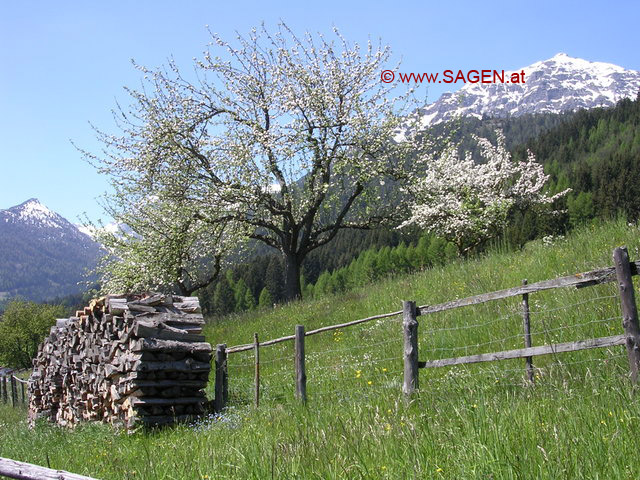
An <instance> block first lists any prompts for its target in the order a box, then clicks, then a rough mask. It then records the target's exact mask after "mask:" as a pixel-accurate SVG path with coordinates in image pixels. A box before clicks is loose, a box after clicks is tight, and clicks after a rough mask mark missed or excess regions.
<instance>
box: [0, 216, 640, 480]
mask: <svg viewBox="0 0 640 480" xmlns="http://www.w3.org/2000/svg"><path fill="white" fill-rule="evenodd" d="M638 233H639V232H638V228H637V227H636V226H629V225H628V224H627V223H626V222H624V221H617V222H609V223H605V224H602V225H599V226H590V227H583V228H581V229H578V230H576V231H575V232H574V233H572V234H571V235H570V236H569V237H568V238H566V239H554V240H551V239H546V241H542V240H540V241H536V242H533V243H530V244H528V245H527V246H526V247H525V248H524V249H523V251H521V252H517V253H508V252H493V253H490V254H487V255H485V256H484V257H482V258H477V259H474V260H468V261H457V262H454V263H451V264H449V265H447V266H445V267H439V268H433V269H428V270H425V271H423V272H420V273H416V274H412V275H403V276H398V277H396V278H388V279H386V280H383V281H380V282H379V283H377V284H374V285H369V286H366V287H361V288H358V289H356V290H353V291H351V292H350V293H347V294H344V295H337V296H326V297H323V298H321V299H317V300H313V301H304V302H300V303H294V304H290V305H287V306H284V307H278V308H276V309H272V310H269V311H254V312H251V313H246V314H243V315H231V316H228V317H226V318H224V319H222V320H219V321H217V322H216V323H215V324H210V325H209V326H208V327H207V331H206V333H207V337H208V339H209V341H210V342H211V343H214V344H215V343H222V342H224V343H227V344H228V345H229V346H231V345H235V344H242V343H248V342H251V341H252V338H253V333H254V332H258V333H259V335H260V339H261V340H267V339H269V338H273V337H278V336H281V335H288V334H292V333H293V329H294V326H295V325H296V324H303V325H305V327H306V328H307V330H309V329H312V328H316V327H319V326H323V325H329V324H335V323H340V322H344V321H349V320H353V319H356V318H360V317H365V316H368V315H372V314H377V313H383V312H388V311H395V310H399V309H400V307H401V305H400V301H401V300H402V299H409V300H416V301H417V302H418V304H422V305H424V304H434V303H438V302H443V301H446V300H451V299H454V298H460V297H464V296H468V295H473V294H478V293H483V292H486V291H490V290H495V289H500V288H507V287H512V286H516V285H519V284H520V283H521V281H522V280H523V279H524V278H527V279H528V280H529V282H535V281H539V280H544V279H549V278H554V277H556V276H559V275H568V274H572V273H576V272H582V271H587V270H590V269H595V268H599V267H604V266H608V265H611V264H612V260H611V251H612V249H613V248H614V247H615V246H618V245H623V244H625V245H627V246H628V247H629V252H630V256H631V258H632V259H638V258H639V257H640V236H639V235H638ZM530 304H531V322H532V331H533V344H534V345H541V344H544V343H548V342H553V343H557V342H563V341H571V340H577V339H584V338H591V337H598V336H606V335H614V334H617V333H621V331H622V329H621V322H620V317H619V306H618V299H617V297H616V286H615V284H606V285H601V286H597V287H589V288H584V289H580V290H575V289H564V290H553V291H548V292H541V293H537V294H532V295H531V298H530ZM520 309H521V305H520V301H519V300H518V299H510V300H503V301H500V302H495V303H492V304H485V305H482V306H477V307H467V308H464V309H459V310H456V311H451V312H449V313H442V314H436V315H434V316H427V317H419V321H420V360H426V359H431V358H440V357H447V356H458V355H464V354H465V353H464V352H468V353H469V354H470V353H479V352H490V351H499V350H503V349H507V348H515V347H520V346H522V337H521V331H522V330H521V329H522V319H521V315H520V312H521V310H520ZM401 344H402V338H401V324H400V322H399V319H398V318H397V317H394V318H390V319H382V320H378V321H374V322H369V323H365V324H362V325H359V326H355V327H351V328H346V329H342V330H339V331H336V332H328V333H326V334H320V335H315V336H313V337H308V338H307V344H306V355H307V377H308V385H307V390H308V394H309V401H308V403H307V405H306V406H301V405H299V404H298V402H296V401H295V399H294V398H293V397H294V395H293V392H294V382H293V356H292V345H291V342H287V343H282V344H279V345H276V346H272V347H264V348H262V350H261V352H262V353H261V359H262V362H261V369H262V399H261V406H260V408H259V409H257V410H256V409H255V408H254V407H253V406H251V403H252V398H253V393H252V379H253V357H252V354H251V353H250V352H248V353H239V354H232V355H230V357H229V389H230V395H231V399H230V407H229V408H228V410H227V411H225V412H224V413H223V414H222V415H220V416H218V417H213V418H210V419H205V420H202V421H200V422H199V423H198V424H196V425H192V426H181V427H177V428H172V429H165V430H162V431H159V432H146V433H145V432H142V431H140V432H137V433H135V434H133V435H127V434H125V433H116V434H114V433H113V431H112V429H111V428H110V427H108V426H104V425H86V426H83V427H81V428H78V429H77V430H75V431H73V432H70V431H67V430H62V429H59V428H57V427H53V426H49V425H38V427H37V428H36V429H35V430H34V431H30V430H28V429H27V427H26V422H25V420H24V415H25V413H24V411H21V410H12V409H11V408H8V407H0V424H1V425H2V428H1V429H0V456H3V457H9V458H14V459H18V460H23V461H29V462H33V463H39V464H45V465H46V464H47V462H49V463H50V465H51V466H52V467H53V468H64V469H66V470H69V471H72V472H75V473H83V474H88V475H92V476H95V477H98V478H113V479H116V478H117V479H122V478H144V479H160V478H184V479H196V478H198V479H205V478H220V479H222V478H225V479H226V478H252V479H264V478H304V479H306V478H317V479H331V478H341V479H353V478H366V479H369V478H372V479H373V478H375V479H377V478H389V479H401V478H419V479H422V478H450V479H461V478H464V479H468V478H478V479H480V478H482V479H486V478H491V479H513V478H523V479H531V478H553V479H558V478H638V477H639V476H640V465H639V464H638V463H637V462H636V461H635V457H634V453H635V450H636V448H635V445H636V439H637V434H638V430H637V428H638V418H639V417H640V402H639V400H638V397H637V395H634V394H633V390H632V388H631V385H630V382H629V380H628V378H627V375H628V365H627V360H626V353H625V350H624V347H612V348H607V349H597V350H587V351H582V352H575V353H570V354H562V355H548V356H546V357H535V358H534V360H533V361H534V366H535V367H537V368H538V369H537V370H536V384H535V386H531V385H527V383H526V382H525V380H524V377H525V375H524V362H523V361H522V360H510V361H504V362H494V363H486V364H479V365H475V366H474V365H472V366H466V367H465V366H462V367H453V368H442V369H438V370H421V373H420V375H421V378H420V382H421V384H420V387H421V388H420V391H419V393H418V395H416V397H415V398H414V400H413V401H412V402H411V403H410V404H406V403H405V401H404V398H403V396H402V395H401V393H400V385H401V379H402V373H401V370H402V359H401V357H402V349H401ZM212 377H213V375H212ZM211 381H213V378H211ZM211 389H212V385H210V390H211ZM211 391H212V390H211ZM211 391H210V392H209V393H211Z"/></svg>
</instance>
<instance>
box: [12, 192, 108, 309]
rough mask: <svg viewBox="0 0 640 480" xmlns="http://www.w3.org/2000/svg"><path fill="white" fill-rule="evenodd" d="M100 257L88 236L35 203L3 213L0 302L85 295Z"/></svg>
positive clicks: (98, 250)
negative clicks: (83, 292) (87, 284)
mask: <svg viewBox="0 0 640 480" xmlns="http://www.w3.org/2000/svg"><path fill="white" fill-rule="evenodd" d="M99 256H100V247H99V245H98V244H97V243H96V242H94V241H93V240H92V238H91V237H90V236H89V235H87V234H85V233H82V232H81V231H80V229H79V228H78V226H76V225H74V224H72V223H71V222H69V221H68V220H66V219H65V218H64V217H62V216H61V215H59V214H57V213H55V212H53V211H51V210H50V209H48V208H47V207H46V206H44V205H43V204H42V203H40V201H38V199H36V198H31V199H29V200H27V201H26V202H23V203H21V204H20V205H16V206H15V207H11V208H8V209H6V210H0V259H1V261H0V300H4V299H7V298H10V297H14V296H21V297H24V298H27V299H30V300H36V301H42V300H47V299H52V298H55V297H61V296H65V295H71V294H76V293H80V292H82V290H83V289H84V288H83V287H82V286H81V285H78V283H79V282H83V281H87V280H89V278H88V277H86V272H87V270H89V269H91V268H93V267H94V266H95V264H96V261H97V259H98V258H99Z"/></svg>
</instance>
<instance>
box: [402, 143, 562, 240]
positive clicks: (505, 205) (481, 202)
mask: <svg viewBox="0 0 640 480" xmlns="http://www.w3.org/2000/svg"><path fill="white" fill-rule="evenodd" d="M496 136H497V143H496V145H493V144H492V143H491V142H490V141H489V140H488V139H486V138H478V137H474V139H475V140H476V141H477V142H478V145H479V146H480V152H481V157H482V159H483V161H482V162H474V160H473V159H472V158H471V154H470V153H469V152H467V153H466V154H465V156H464V157H462V158H461V157H460V155H459V153H458V152H459V149H458V145H455V144H450V145H449V146H447V147H445V149H444V150H443V151H442V153H441V154H438V155H436V154H430V155H427V156H424V157H423V158H422V159H421V160H420V161H419V163H420V165H421V168H422V169H424V172H425V173H424V175H423V176H422V177H420V178H418V179H417V180H416V181H414V182H412V183H410V184H409V185H408V186H407V190H408V192H409V194H410V198H412V203H411V205H410V210H411V216H410V218H409V219H408V220H406V221H405V222H404V223H403V224H402V225H401V226H408V225H417V226H419V227H421V228H423V229H425V230H427V231H430V232H432V233H435V234H437V235H440V236H442V237H444V238H446V239H448V240H449V241H452V242H454V243H455V244H456V245H457V246H458V248H459V249H460V250H461V251H462V250H464V249H468V248H471V247H474V246H476V245H478V244H479V243H480V242H482V241H484V240H486V239H488V238H491V237H492V236H493V235H495V234H496V233H497V232H498V231H499V230H500V229H501V228H502V227H504V226H505V225H506V222H507V219H508V215H509V213H510V212H511V211H512V209H514V208H527V207H531V206H535V205H543V204H552V203H553V202H554V201H555V200H556V199H558V198H560V197H561V196H563V195H565V194H566V193H567V192H568V190H565V191H562V192H560V193H557V194H555V195H549V194H548V193H546V192H545V190H544V186H545V183H546V181H547V180H548V178H549V176H548V175H546V174H545V173H544V170H543V168H542V165H541V164H539V163H537V162H536V159H535V158H534V156H533V154H532V153H531V152H528V157H527V160H526V161H514V160H513V159H512V158H511V154H510V153H509V151H508V150H507V149H506V146H505V138H504V135H503V134H502V132H500V131H497V132H496Z"/></svg>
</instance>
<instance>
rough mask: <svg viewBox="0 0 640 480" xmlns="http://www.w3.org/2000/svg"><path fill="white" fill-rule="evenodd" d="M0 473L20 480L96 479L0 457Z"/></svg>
mask: <svg viewBox="0 0 640 480" xmlns="http://www.w3.org/2000/svg"><path fill="white" fill-rule="evenodd" d="M0 475H4V476H5V477H8V478H17V479H21V480H96V479H95V478H93V477H85V476H84V475H77V474H75V473H69V472H65V471H64V470H53V469H52V468H46V467H41V466H39V465H33V464H31V463H26V462H17V461H16V460H11V459H9V458H2V457H0Z"/></svg>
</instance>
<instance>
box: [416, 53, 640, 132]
mask: <svg viewBox="0 0 640 480" xmlns="http://www.w3.org/2000/svg"><path fill="white" fill-rule="evenodd" d="M521 71H524V72H525V83H520V84H518V83H511V84H510V83H488V84H483V83H466V84H464V86H463V87H462V88H460V89H459V90H458V91H457V92H454V93H452V92H447V93H444V94H443V95H442V96H441V97H440V98H439V99H438V100H437V101H436V102H434V103H431V104H429V105H426V106H425V107H424V108H422V109H420V110H419V112H417V115H419V118H420V126H421V128H426V127H429V126H431V125H435V124H437V123H440V122H444V121H448V120H452V119H454V118H456V117H459V116H473V117H476V118H482V117H483V116H489V117H508V116H520V115H523V114H526V113H560V112H564V111H575V110H578V109H581V108H593V107H601V106H606V107H608V106H613V105H615V104H616V103H617V102H618V101H619V100H621V99H623V98H635V96H636V95H637V94H638V91H639V90H640V72H637V71H633V70H626V69H624V68H622V67H620V66H618V65H613V64H611V63H604V62H591V61H588V60H584V59H581V58H575V57H571V56H569V55H567V54H566V53H563V52H561V53H557V54H556V55H554V56H553V57H551V58H549V59H548V60H542V61H539V62H536V63H533V64H531V65H529V66H527V67H523V68H520V69H516V70H513V71H508V72H505V78H510V75H511V73H513V72H521Z"/></svg>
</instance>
